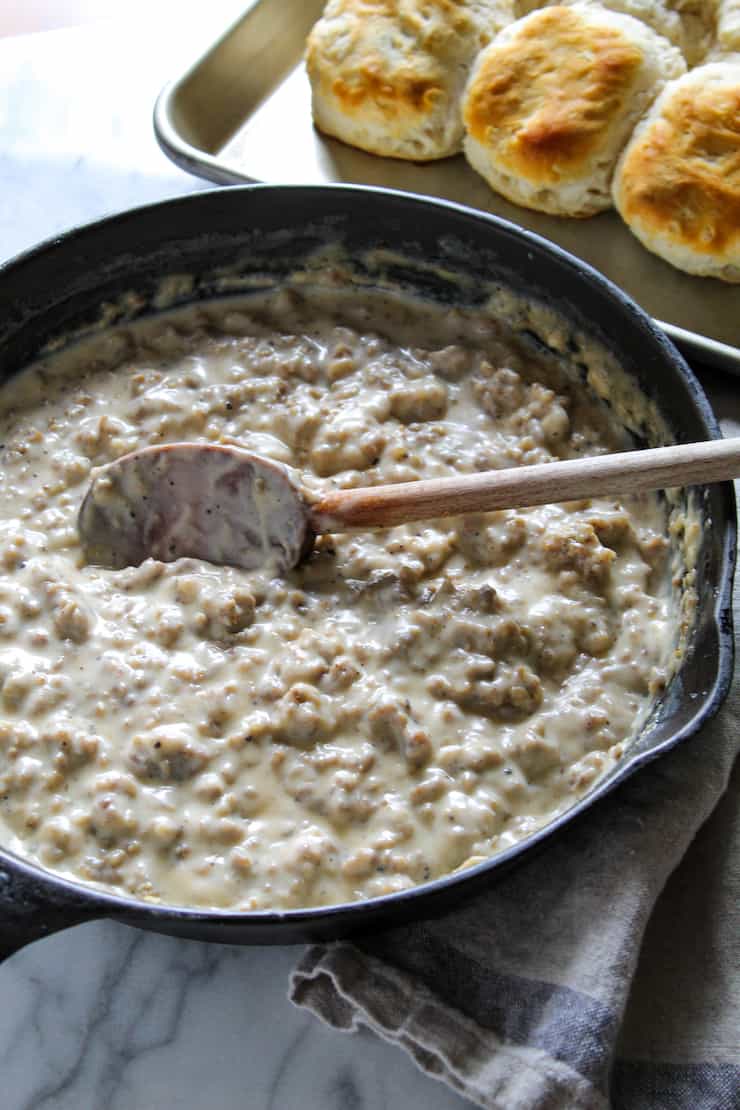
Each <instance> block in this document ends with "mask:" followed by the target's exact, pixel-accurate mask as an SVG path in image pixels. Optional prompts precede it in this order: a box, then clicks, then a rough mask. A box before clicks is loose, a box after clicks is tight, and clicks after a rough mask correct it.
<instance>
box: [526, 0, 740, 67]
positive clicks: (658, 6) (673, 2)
mask: <svg viewBox="0 0 740 1110" xmlns="http://www.w3.org/2000/svg"><path fill="white" fill-rule="evenodd" d="M574 2H575V3H583V2H588V3H594V4H596V5H597V6H599V7H602V8H607V9H608V10H609V11H612V12H621V13H622V15H631V16H632V17H633V18H634V19H639V20H640V22H641V23H645V24H647V26H648V27H652V29H653V30H654V31H657V32H658V34H659V35H662V36H663V38H666V39H668V41H669V42H672V43H673V45H674V46H677V47H678V48H679V50H680V51H681V53H682V54H683V56H684V58H685V59H686V61H687V62H688V64H689V65H691V66H693V65H697V64H698V63H699V62H701V61H703V60H704V58H705V57H706V55H707V52H708V51H709V49H710V48H711V46H712V45H713V43H714V41H715V38H716V33H717V4H718V0H516V2H515V11H516V13H517V15H519V16H521V15H526V14H527V13H528V12H531V11H533V10H534V9H535V8H547V7H553V6H554V5H555V4H558V3H564V4H570V3H574ZM719 3H720V6H721V4H722V3H725V4H728V5H729V6H730V7H731V6H732V5H734V4H740V0H719ZM739 10H740V9H739Z"/></svg>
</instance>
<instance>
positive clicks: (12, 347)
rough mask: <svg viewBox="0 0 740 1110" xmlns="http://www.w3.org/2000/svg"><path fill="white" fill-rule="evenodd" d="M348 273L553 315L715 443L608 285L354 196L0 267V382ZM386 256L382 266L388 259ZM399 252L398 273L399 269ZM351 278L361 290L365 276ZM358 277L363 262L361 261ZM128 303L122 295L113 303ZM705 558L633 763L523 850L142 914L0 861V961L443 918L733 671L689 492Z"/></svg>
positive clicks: (236, 192)
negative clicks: (154, 317)
mask: <svg viewBox="0 0 740 1110" xmlns="http://www.w3.org/2000/svg"><path fill="white" fill-rule="evenodd" d="M334 242H341V243H342V245H343V247H344V248H345V250H346V252H347V253H348V254H349V255H350V256H351V257H353V258H355V259H360V258H363V257H364V256H366V254H367V252H369V251H377V250H378V249H379V248H380V249H381V250H385V251H386V252H388V254H387V256H386V259H385V263H384V266H383V273H384V275H385V276H386V277H387V278H389V279H390V280H392V281H393V282H394V284H398V285H401V286H403V287H404V288H406V289H408V291H409V292H412V293H415V294H417V295H422V296H426V297H431V298H433V299H437V300H441V301H447V302H451V301H460V299H463V300H465V301H466V302H467V303H469V304H475V303H476V298H477V299H480V298H481V296H482V295H483V294H482V289H483V284H484V282H485V283H490V282H491V281H500V282H501V283H502V284H504V285H506V286H508V287H510V288H512V289H513V290H514V291H515V292H518V293H520V294H529V295H531V296H533V297H535V298H536V299H538V300H540V301H543V302H544V303H546V304H548V305H550V306H551V307H553V308H554V309H556V310H557V311H559V312H560V313H561V314H562V315H564V316H565V317H566V318H567V319H568V320H569V321H570V322H571V323H572V324H573V325H574V326H575V327H576V328H580V329H582V330H583V331H585V332H587V333H589V334H591V335H592V336H593V337H594V339H596V340H597V341H600V342H601V343H602V344H603V345H604V346H605V347H607V348H608V349H610V350H612V351H613V352H614V353H615V354H617V356H618V358H619V361H620V362H621V364H622V365H623V367H624V368H625V370H626V371H627V372H628V373H631V374H632V375H634V376H635V377H636V378H637V380H638V381H639V382H640V383H641V386H642V388H643V389H644V391H645V392H646V393H647V394H648V396H650V397H651V398H654V399H655V400H656V401H657V402H658V404H659V407H660V409H661V411H662V413H663V415H664V416H665V418H666V421H667V423H668V424H669V426H670V427H671V428H672V429H673V431H674V434H675V437H676V439H677V441H679V442H681V441H684V442H685V441H690V440H698V439H705V438H710V437H714V436H717V435H718V428H717V425H716V421H715V420H714V417H713V415H712V413H711V410H710V408H709V406H708V403H707V401H706V399H705V397H704V395H703V393H702V391H701V388H700V386H699V385H698V383H697V382H696V380H695V378H694V377H693V375H692V374H691V372H690V371H689V370H688V368H687V367H686V364H685V363H684V362H683V359H682V358H681V356H680V355H679V354H678V353H677V352H676V350H675V348H673V347H672V345H671V344H670V343H669V342H668V340H667V339H666V338H665V337H664V336H663V335H662V333H660V332H659V331H658V330H657V329H656V328H655V327H654V326H653V325H652V324H651V323H650V321H649V320H648V318H647V317H646V316H645V315H644V314H643V313H642V312H641V311H640V310H639V309H637V308H636V306H635V305H634V304H633V303H632V302H631V301H629V300H628V299H627V298H625V297H624V295H623V294H621V293H620V292H619V291H618V290H617V289H616V288H615V287H614V286H611V285H610V284H609V283H607V282H606V281H605V279H603V278H601V277H600V276H599V275H597V274H595V272H594V271H591V270H590V269H589V268H588V267H587V266H585V265H584V264H583V263H581V262H578V261H577V260H576V259H574V258H572V257H571V256H569V255H566V254H565V253H563V252H561V251H559V250H558V249H557V248H553V247H551V246H550V245H549V244H546V243H545V242H544V241H543V240H540V239H538V238H537V237H535V236H532V235H529V234H528V233H525V232H522V231H521V230H520V229H518V228H515V227H513V226H511V225H508V224H506V223H504V222H502V221H499V220H497V219H495V218H493V217H488V216H484V215H481V214H480V213H473V212H471V211H469V210H467V209H464V208H460V207H458V206H455V205H450V204H443V203H440V202H430V201H426V200H422V199H420V198H415V197H412V196H409V195H405V194H394V193H389V192H386V191H383V190H372V189H360V188H354V187H342V186H339V187H313V188H312V187H305V188H304V187H280V186H277V187H275V186H252V187H246V188H239V189H230V190H224V191H214V192H207V193H201V194H196V195H191V196H188V197H184V198H179V199H177V200H174V201H167V202H164V203H160V204H156V205H152V206H149V207H146V208H142V209H138V210H134V211H131V212H126V213H123V214H121V215H119V216H114V217H112V218H110V219H108V220H104V221H101V222H99V223H97V224H93V225H89V226H88V227H84V228H81V229H79V230H77V231H73V232H71V233H69V234H68V235H66V236H63V237H62V238H61V239H59V240H55V241H52V242H50V243H48V244H45V245H42V246H41V247H39V248H37V249H36V250H34V251H31V252H29V253H28V254H26V255H24V256H22V257H21V258H19V259H17V260H15V261H14V262H11V263H10V264H8V265H7V266H6V267H4V268H3V269H2V270H0V304H2V305H3V310H2V318H0V380H1V379H3V378H5V377H7V376H8V375H10V374H12V373H13V372H14V371H15V370H17V369H19V368H21V367H22V366H24V365H26V364H28V363H29V362H31V361H32V360H33V359H34V358H35V357H36V356H37V355H38V354H39V353H40V351H41V350H42V349H43V348H44V347H45V346H47V345H48V344H50V343H52V344H53V343H54V342H55V341H60V340H61V339H62V338H63V337H64V335H65V334H69V333H70V332H75V331H78V330H80V329H83V330H84V329H85V328H87V327H90V326H93V325H94V324H96V323H97V322H99V320H100V317H101V307H103V306H105V305H107V306H108V309H107V318H108V321H109V322H111V323H112V322H114V320H117V319H133V318H135V317H137V316H141V315H146V314H149V313H152V312H155V311H157V310H159V309H161V308H163V307H165V305H164V304H163V303H162V295H161V293H162V287H161V279H162V278H163V277H165V276H167V275H173V276H174V275H183V274H187V275H192V278H193V281H192V282H191V283H179V282H173V283H172V285H171V290H170V294H171V295H170V298H169V301H168V303H167V305H166V307H174V306H175V305H177V304H182V303H188V302H192V301H194V300H198V299H204V298H209V297H212V296H214V295H216V294H218V293H224V292H227V291H229V289H235V288H242V289H243V288H244V286H245V283H246V285H247V286H248V287H252V288H259V287H260V286H261V285H264V284H265V281H266V279H269V280H270V282H272V281H274V280H275V279H280V278H281V277H285V276H288V275H289V274H290V273H291V272H293V271H294V270H295V269H296V268H297V267H301V266H303V265H305V264H306V262H307V260H309V259H310V258H311V257H312V256H314V255H315V254H316V252H317V251H320V250H321V249H322V248H324V247H325V245H326V244H327V243H334ZM390 254H392V255H393V256H394V257H395V260H394V259H393V258H391V260H390V261H389V255H390ZM401 256H402V257H403V261H400V258H401ZM364 266H365V270H364V274H363V276H364V277H366V278H367V279H368V280H375V279H376V278H377V276H378V275H377V274H374V273H373V270H372V265H371V264H370V263H367V262H365V263H364ZM359 269H360V272H361V273H362V269H363V266H362V264H359ZM132 292H134V293H135V294H136V296H135V297H131V296H128V297H127V296H126V295H127V294H131V293H132ZM700 501H701V508H702V512H703V517H704V528H703V537H704V539H703V547H702V551H701V553H700V558H699V564H698V568H697V590H698V595H699V607H698V613H697V620H696V624H695V627H694V630H693V633H692V636H691V641H690V645H689V650H688V651H687V654H686V658H685V661H684V664H683V666H682V668H681V670H680V672H679V673H678V674H677V675H676V676H675V678H674V679H673V681H672V682H671V684H670V686H669V689H668V691H667V694H666V696H665V697H664V699H663V700H662V702H661V703H660V705H659V707H658V708H657V710H656V712H655V713H654V714H653V716H652V717H651V719H650V721H649V722H648V724H647V726H646V727H645V728H644V729H643V731H642V733H641V734H640V736H639V737H638V738H637V739H636V740H635V741H634V742H633V744H632V746H631V749H630V752H629V754H628V755H627V756H625V758H624V759H623V760H622V761H621V762H620V763H619V764H618V765H617V766H616V767H615V768H614V769H613V770H612V771H611V772H610V773H609V774H608V775H607V776H606V777H604V778H603V779H601V780H600V781H599V782H598V783H597V785H596V787H595V788H594V789H593V790H592V791H591V792H590V793H589V794H587V795H586V796H585V797H584V798H583V799H581V800H580V801H579V802H578V803H577V804H576V805H575V806H573V807H572V808H571V809H569V810H568V811H567V812H566V813H564V814H563V815H562V816H561V817H559V818H558V819H557V820H556V821H554V822H552V823H551V824H550V825H548V826H546V827H545V828H544V829H542V830H540V831H539V832H537V833H536V834H534V835H533V836H531V837H529V838H528V839H527V840H525V841H523V842H521V843H519V844H517V845H515V846H514V847H513V848H512V849H510V850H508V851H506V852H503V853H501V854H499V855H497V856H495V857H493V858H492V859H491V860H488V861H486V862H484V863H482V864H479V865H478V866H476V867H474V868H470V869H469V870H467V871H465V872H464V873H461V874H456V875H452V876H449V877H447V878H443V879H439V880H436V881H435V882H433V883H429V884H426V885H424V886H423V887H416V888H414V889H412V890H410V891H406V892H403V893H402V894H397V895H391V896H387V897H385V898H382V899H377V900H374V901H373V902H363V903H353V904H350V905H346V906H341V905H340V906H332V907H320V908H316V909H310V910H297V911H286V912H278V913H253V914H238V913H223V912H218V911H202V910H186V909H179V908H170V907H166V906H159V905H156V906H155V905H152V906H149V905H146V904H143V903H140V902H136V901H135V900H132V899H127V898H121V897H116V896H113V895H109V894H106V893H102V892H99V891H97V890H95V889H93V888H89V887H85V886H83V885H82V884H74V883H71V882H68V881H66V880H64V879H61V878H59V877H58V876H55V875H51V874H49V873H47V872H44V871H43V870H42V869H40V868H37V867H35V866H33V865H31V864H28V863H26V862H25V861H22V860H19V859H17V858H16V857H14V856H13V855H12V854H11V853H7V852H5V853H4V852H1V851H0V916H2V915H4V922H5V924H4V926H3V924H2V922H0V953H2V949H3V928H4V929H5V946H6V948H7V949H8V950H12V948H13V947H17V946H18V945H19V943H22V942H23V940H26V941H27V940H29V939H35V937H36V936H39V935H43V934H44V933H45V932H48V931H53V930H54V929H57V928H61V927H64V926H65V925H68V924H72V923H74V922H75V921H78V920H84V919H92V918H96V917H116V918H117V919H119V920H124V921H127V922H129V923H131V924H136V925H140V926H143V927H147V928H151V929H156V930H160V931H164V932H171V933H176V934H180V935H185V936H194V937H201V938H203V939H210V940H218V941H225V942H231V943H280V944H284V943H291V942H295V941H302V940H306V939H314V938H318V937H322V938H326V937H336V936H343V935H347V934H348V933H350V932H358V931H367V930H370V929H373V928H375V927H377V926H379V925H382V924H385V923H390V922H400V921H402V920H404V919H409V918H412V917H414V918H416V917H421V916H424V915H428V914H431V913H433V912H442V911H443V910H444V909H445V908H446V907H447V906H449V905H450V904H451V903H452V902H453V901H454V900H455V899H457V898H459V897H460V896H462V895H463V894H464V893H470V892H472V891H474V890H476V889H478V888H480V887H481V886H483V885H486V884H488V883H490V881H491V878H492V877H493V875H494V874H497V873H500V872H501V871H502V870H503V869H504V868H506V867H507V866H510V865H511V864H512V863H513V862H514V861H516V860H517V859H519V858H520V857H521V855H522V854H523V853H524V852H526V851H528V850H531V849H532V848H533V847H534V846H535V845H537V844H542V843H543V842H544V841H545V840H546V839H547V837H549V836H551V835H552V834H553V833H554V832H555V831H556V830H557V829H558V828H560V827H562V826H563V825H564V824H566V823H568V822H569V821H571V820H573V819H574V818H575V817H576V816H577V815H578V814H579V813H580V812H582V811H583V810H584V809H586V808H588V807H589V806H590V805H591V804H593V802H594V801H596V800H597V799H598V798H599V797H601V796H603V795H604V794H605V793H607V792H608V791H609V790H611V789H613V788H614V787H615V786H616V785H617V784H618V783H619V782H621V781H622V780H623V779H624V778H626V777H627V776H628V775H629V774H631V773H632V772H633V771H634V770H635V769H636V768H637V767H638V766H640V765H642V764H644V763H646V762H648V761H650V760H651V759H653V758H655V757H656V756H658V755H660V754H661V753H662V752H664V751H667V750H668V749H669V748H671V747H673V746H674V745H675V744H677V743H678V742H680V741H681V740H683V739H685V738H686V737H687V736H689V735H691V733H693V732H695V731H696V730H697V728H698V727H699V726H700V725H701V724H702V723H703V721H704V720H706V719H707V718H708V717H709V716H711V715H712V713H714V712H715V711H716V709H717V708H718V706H719V704H720V702H721V700H722V698H723V696H724V694H725V693H726V691H727V687H728V684H729V679H730V676H731V673H732V651H733V639H732V627H731V610H730V592H731V582H732V570H733V563H734V539H735V530H734V496H733V492H732V487H731V486H730V485H724V486H713V487H707V488H706V489H703V490H702V491H701V492H700Z"/></svg>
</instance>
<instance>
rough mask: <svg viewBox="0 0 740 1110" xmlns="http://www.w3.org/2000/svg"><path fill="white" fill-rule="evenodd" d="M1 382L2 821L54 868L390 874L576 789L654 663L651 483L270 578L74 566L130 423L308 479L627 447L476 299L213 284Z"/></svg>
mask: <svg viewBox="0 0 740 1110" xmlns="http://www.w3.org/2000/svg"><path fill="white" fill-rule="evenodd" d="M0 403H1V405H2V412H1V416H0V423H1V432H0V442H1V443H2V450H1V452H0V463H1V466H0V835H1V836H2V840H3V843H4V844H5V845H6V846H7V847H10V848H12V849H14V850H16V851H17V852H19V853H21V854H23V855H24V856H26V857H29V858H31V859H34V860H36V861H39V862H40V863H41V864H42V865H43V866H45V867H47V868H49V869H51V870H54V871H58V872H61V873H64V874H66V875H71V876H73V877H74V878H76V879H82V880H84V881H87V882H91V883H96V884H103V885H106V886H109V887H112V888H114V889H117V890H120V891H125V892H127V893H130V894H132V895H135V896H137V897H139V898H142V899H148V900H162V901H164V902H167V903H174V904H184V905H196V906H213V907H232V908H238V909H243V910H253V909H262V908H271V907H275V908H288V907H299V906H312V905H321V904H330V903H336V902H341V901H347V900H354V899H363V898H369V897H373V896H376V895H380V894H385V893H388V892H392V891H398V890H402V889H404V888H406V887H410V886H413V885H414V884H417V883H421V882H424V881H425V880H427V879H430V878H433V877H436V876H440V875H444V874H446V873H448V872H450V871H452V870H454V869H456V868H459V867H461V866H465V865H466V864H469V863H470V862H471V861H475V860H478V859H480V858H483V857H486V856H489V855H491V854H492V853H495V852H497V851H499V850H501V849H503V848H505V847H507V846H509V845H511V844H513V843H514V842H516V841H518V840H520V839H521V838H523V837H526V836H527V835H528V834H530V833H531V832H532V831H533V830H535V829H537V828H538V827H540V826H541V825H542V824H543V823H546V822H548V821H549V820H551V819H552V818H553V817H554V816H555V815H556V814H558V813H559V812H561V811H562V810H563V809H565V808H567V807H568V806H570V805H572V804H573V802H574V801H575V800H576V799H577V798H578V797H579V796H581V795H582V794H583V793H584V792H586V791H587V790H588V789H589V788H590V787H591V786H592V785H593V783H594V782H595V780H597V779H598V778H599V776H601V775H603V774H604V773H605V772H606V771H607V770H608V769H609V768H610V767H612V766H613V765H614V763H615V761H617V760H619V759H620V757H621V756H622V754H623V752H624V750H625V746H626V744H627V743H628V741H629V739H630V738H631V737H632V736H633V735H634V733H635V731H636V729H637V728H638V727H639V725H640V723H641V722H642V721H643V720H644V718H645V715H646V713H647V711H648V709H649V707H650V705H651V704H652V702H653V700H654V696H655V694H656V692H658V691H660V689H661V688H662V686H663V684H664V682H665V679H666V675H667V672H668V669H669V667H670V663H671V658H672V654H673V652H674V647H675V642H676V627H677V620H676V615H675V604H674V597H673V594H672V591H671V585H670V578H671V575H670V569H671V568H670V565H669V564H670V561H671V557H670V551H669V543H668V539H667V536H668V520H667V510H666V509H665V507H664V504H663V503H662V502H661V501H660V500H659V498H658V497H657V496H653V495H640V496H635V497H629V498H623V499H615V498H611V497H610V498H608V499H604V500H590V501H582V502H578V503H570V504H568V505H551V506H545V507H542V508H536V509H530V510H526V511H506V512H498V513H491V514H488V515H485V516H479V517H466V518H455V519H451V520H444V521H440V522H433V523H429V524H420V525H413V526H408V527H399V528H394V529H392V530H389V531H386V532H378V533H373V534H370V533H368V534H360V535H346V536H337V537H331V538H328V537H324V538H323V539H322V540H320V541H319V543H318V545H317V549H316V551H315V553H314V555H313V556H312V558H311V560H310V561H309V562H308V563H307V564H306V565H305V566H303V567H300V568H298V569H297V570H295V571H292V572H290V573H288V574H286V575H285V576H284V577H281V578H274V577H271V576H269V575H268V574H265V573H258V572H247V571H240V570H236V569H233V568H228V567H216V566H213V565H210V564H206V563H203V562H199V561H197V560H193V559H180V560H178V561H177V562H174V563H168V564H165V563H160V562H154V561H151V560H149V561H147V562H145V563H144V564H142V565H141V566H140V567H136V568H128V569H125V570H122V571H111V570H104V569H101V568H99V567H96V566H91V565H86V564H85V562H84V559H83V557H82V553H81V549H80V546H79V542H78V537H77V532H76V516H77V512H78V508H79V505H80V502H81V500H82V497H83V495H84V492H85V490H86V488H87V484H88V482H89V479H90V475H91V471H92V469H93V468H94V467H96V466H99V465H101V464H104V463H106V462H109V461H111V460H112V459H114V458H116V457H118V456H119V455H121V454H123V453H125V452H128V451H131V450H134V449H136V448H139V447H142V446H144V445H146V444H152V443H161V442H167V441H177V440H207V441H211V442H227V443H228V442H237V443H240V444H243V445H244V446H245V447H247V448H248V449H250V450H252V451H255V452H257V453H260V454H263V455H267V456H269V457H270V458H273V459H276V460H278V461H280V462H283V463H287V464H289V465H291V466H293V467H296V468H297V469H298V470H299V471H300V472H301V474H302V475H303V477H304V479H305V481H306V484H307V485H308V486H309V487H310V488H312V489H315V490H319V489H320V488H322V486H323V484H324V483H327V482H328V483H333V484H335V485H337V486H345V487H347V486H354V485H358V484H372V483H381V482H391V481H408V480H414V479H416V478H419V477H421V476H443V475H448V474H452V473H467V472H471V471H475V470H482V469H485V468H489V467H504V466H511V465H515V464H523V463H533V462H542V461H546V460H548V459H552V458H570V457H574V456H578V455H585V454H594V453H599V452H605V451H613V450H619V449H625V448H627V447H629V446H630V442H629V438H628V436H627V434H626V433H625V432H624V431H623V429H622V428H621V426H620V425H619V424H618V423H617V421H616V419H615V418H614V416H613V414H612V412H611V411H610V409H609V407H608V406H607V405H605V404H604V403H603V401H600V400H597V399H596V398H595V395H592V394H591V392H590V391H589V390H588V389H587V388H586V387H585V386H584V384H583V383H582V381H581V378H580V377H579V376H578V375H577V374H576V373H575V372H574V371H572V372H571V371H569V370H567V369H563V367H562V366H561V365H560V363H559V362H558V361H556V360H555V359H554V358H550V357H548V356H545V355H542V354H540V355H538V354H535V353H533V351H532V350H531V349H529V348H528V347H527V346H526V344H522V343H520V342H519V341H518V340H517V339H516V338H515V337H514V336H513V335H510V334H508V333H507V329H506V328H505V327H504V326H503V325H501V324H500V323H497V322H496V321H495V320H494V319H491V318H489V317H488V316H487V315H486V313H485V312H482V311H481V312H478V313H475V312H466V311H462V310H443V309H441V308H434V307H430V306H427V307H424V306H422V305H420V304H419V305H412V304H411V303H409V302H406V303H404V302H401V301H394V300H393V299H390V298H383V297H382V296H380V295H377V296H373V295H372V294H371V293H369V292H366V293H364V294H358V293H354V294H353V295H352V297H351V298H349V299H347V301H346V303H345V302H343V299H342V297H341V296H340V295H339V294H338V293H337V292H333V293H323V294H322V293H319V292H315V293H311V292H310V290H304V291H303V292H302V293H298V292H295V291H290V290H286V291H283V292H281V293H277V294H272V295H265V296H262V297H261V298H258V297H252V298H250V299H249V300H246V299H245V300H242V301H241V302H239V303H225V302H222V303H220V304H218V303H214V304H212V305H210V306H207V307H201V308H197V309H195V308H193V309H189V310H185V311H180V312H177V313H172V314H169V315H168V316H165V317H162V318H159V319H157V320H154V321H150V322H148V323H144V324H137V325H136V326H132V327H129V328H121V329H118V330H116V331H112V332H110V333H108V334H107V335H106V336H104V337H100V338H98V339H96V340H94V341H90V342H88V343H86V344H82V345H79V346H77V347H75V348H74V349H73V350H71V351H70V352H67V353H65V354H61V355H56V356H54V357H53V358H49V359H46V360H44V361H42V362H40V363H38V364H37V365H36V366H34V367H32V368H30V369H29V370H27V371H24V372H23V373H22V374H20V375H19V376H17V377H16V378H15V379H13V380H12V381H11V382H10V383H9V384H7V385H6V386H4V387H3V390H2V393H1V394H0Z"/></svg>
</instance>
